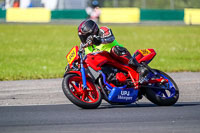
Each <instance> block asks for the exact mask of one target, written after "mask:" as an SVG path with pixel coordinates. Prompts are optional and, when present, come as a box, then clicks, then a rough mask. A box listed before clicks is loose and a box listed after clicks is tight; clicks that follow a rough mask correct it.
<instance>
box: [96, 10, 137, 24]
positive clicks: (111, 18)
mask: <svg viewBox="0 0 200 133" xmlns="http://www.w3.org/2000/svg"><path fill="white" fill-rule="evenodd" d="M100 22H101V23H139V22H140V9H139V8H101V15H100Z"/></svg>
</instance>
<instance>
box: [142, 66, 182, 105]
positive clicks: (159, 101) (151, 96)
mask: <svg viewBox="0 0 200 133" xmlns="http://www.w3.org/2000/svg"><path fill="white" fill-rule="evenodd" d="M154 70H155V71H157V72H158V73H160V74H162V75H164V76H165V77H167V78H168V79H169V80H170V81H171V82H172V84H173V85H174V88H175V95H174V96H173V97H171V98H165V97H160V96H158V95H157V94H156V92H155V91H154V90H152V89H149V88H146V89H145V96H146V98H147V99H148V100H149V101H151V102H152V103H154V104H156V105H158V106H171V105H174V104H175V103H176V102H177V101H178V98H179V88H178V86H177V85H176V83H175V81H174V80H173V79H172V78H171V77H170V76H169V75H167V74H166V73H164V72H162V71H160V70H156V69H154Z"/></svg>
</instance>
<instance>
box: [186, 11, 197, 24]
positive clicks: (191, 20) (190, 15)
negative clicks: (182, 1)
mask: <svg viewBox="0 0 200 133" xmlns="http://www.w3.org/2000/svg"><path fill="white" fill-rule="evenodd" d="M184 22H185V23H186V24H200V9H188V8H186V9H185V15H184Z"/></svg>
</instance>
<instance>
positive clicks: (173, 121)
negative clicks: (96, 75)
mask: <svg viewBox="0 0 200 133" xmlns="http://www.w3.org/2000/svg"><path fill="white" fill-rule="evenodd" d="M169 75H170V76H171V77H172V78H173V79H175V81H176V82H177V84H178V86H179V89H180V99H179V101H178V103H177V104H175V105H174V106H170V107H159V106H156V105H154V104H152V103H150V102H149V101H147V100H145V99H144V100H142V101H141V102H138V104H131V105H126V106H125V105H121V106H119V105H118V106H117V105H115V106H113V105H110V104H108V103H105V102H103V103H102V104H101V106H100V107H99V108H98V109H93V110H86V109H81V108H79V107H77V106H75V105H73V104H70V102H69V101H67V100H66V98H65V97H64V94H63V93H62V91H61V85H60V84H61V80H62V79H50V80H33V81H3V82H0V133H79V132H81V133H88V132H91V133H102V132H104V133H145V132H148V133H200V96H199V94H200V92H199V91H200V80H199V79H200V73H170V74H169ZM13 85H14V86H15V87H13ZM27 85H28V86H27ZM44 85H45V86H44ZM45 90H48V91H45ZM58 90H59V91H58ZM39 94H40V95H39ZM47 95H50V96H49V97H47ZM62 96H63V97H62ZM37 99H38V101H37ZM44 104H47V105H44Z"/></svg>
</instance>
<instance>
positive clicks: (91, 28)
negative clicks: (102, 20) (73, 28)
mask: <svg viewBox="0 0 200 133" xmlns="http://www.w3.org/2000/svg"><path fill="white" fill-rule="evenodd" d="M98 32H99V27H98V25H97V24H96V23H95V22H94V21H92V20H90V19H88V20H85V21H83V22H82V23H81V24H80V25H79V26H78V36H79V38H80V40H81V42H82V43H84V44H85V43H86V40H87V38H88V36H90V35H97V34H98Z"/></svg>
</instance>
